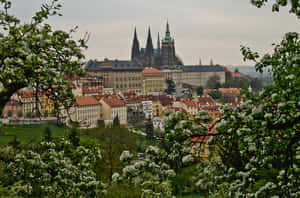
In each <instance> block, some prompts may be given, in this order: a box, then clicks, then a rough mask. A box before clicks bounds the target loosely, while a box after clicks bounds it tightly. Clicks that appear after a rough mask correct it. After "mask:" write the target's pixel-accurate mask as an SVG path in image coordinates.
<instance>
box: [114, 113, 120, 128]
mask: <svg viewBox="0 0 300 198" xmlns="http://www.w3.org/2000/svg"><path fill="white" fill-rule="evenodd" d="M113 125H114V126H120V119H119V116H118V115H116V117H115V118H114V120H113Z"/></svg>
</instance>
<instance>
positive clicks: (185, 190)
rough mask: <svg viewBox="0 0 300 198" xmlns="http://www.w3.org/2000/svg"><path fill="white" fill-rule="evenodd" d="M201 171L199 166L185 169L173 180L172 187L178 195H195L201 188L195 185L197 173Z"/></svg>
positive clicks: (195, 165)
mask: <svg viewBox="0 0 300 198" xmlns="http://www.w3.org/2000/svg"><path fill="white" fill-rule="evenodd" d="M198 171H199V164H194V165H192V166H188V167H185V168H183V169H182V170H181V171H180V172H179V173H178V174H177V175H176V176H175V177H174V178H173V179H172V187H173V192H174V194H176V195H182V194H189V193H195V192H197V191H198V190H199V187H198V186H196V183H195V172H198Z"/></svg>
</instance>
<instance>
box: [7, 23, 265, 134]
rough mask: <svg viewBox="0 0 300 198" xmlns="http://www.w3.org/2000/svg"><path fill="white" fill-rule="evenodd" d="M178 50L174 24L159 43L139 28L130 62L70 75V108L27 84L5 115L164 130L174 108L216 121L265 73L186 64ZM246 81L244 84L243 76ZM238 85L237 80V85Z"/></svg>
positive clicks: (93, 63)
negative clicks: (140, 34)
mask: <svg viewBox="0 0 300 198" xmlns="http://www.w3.org/2000/svg"><path fill="white" fill-rule="evenodd" d="M183 63H184V61H182V60H181V59H180V58H179V56H178V55H177V54H176V51H175V39H174V38H173V37H171V31H170V25H169V23H168V22H167V23H166V31H165V35H164V37H163V39H162V40H160V35H159V34H158V37H157V46H156V48H154V47H153V43H152V37H151V30H150V27H149V29H148V38H147V44H146V47H145V48H143V47H140V44H139V40H138V34H137V32H136V29H135V30H134V35H133V42H132V46H131V59H130V60H117V59H108V58H105V59H104V60H102V61H98V60H90V61H87V62H86V63H85V64H84V65H82V68H83V69H84V70H85V71H86V75H85V76H83V77H79V76H76V75H75V76H65V77H64V78H65V80H66V81H67V82H68V85H69V87H70V88H72V92H73V94H74V96H75V99H76V102H75V104H74V106H73V107H71V108H70V109H55V108H54V101H53V99H52V97H51V96H49V95H48V94H47V92H36V91H35V90H33V89H31V88H29V87H28V88H26V89H24V90H20V91H18V92H17V93H15V94H14V95H13V96H12V97H11V99H10V101H9V102H8V103H7V104H6V106H5V108H4V111H3V112H2V117H4V118H6V119H8V120H7V121H6V122H8V123H14V124H16V123H22V124H24V123H32V122H35V121H34V119H35V118H38V117H42V118H43V119H50V120H51V119H52V121H60V122H62V123H64V124H66V125H69V124H70V123H73V122H76V123H78V124H79V126H81V127H84V128H94V127H97V126H99V125H101V124H102V125H107V124H110V123H112V122H113V120H114V119H118V120H119V121H120V124H121V125H130V126H136V125H139V124H140V123H143V122H145V121H147V120H152V122H153V125H154V127H155V128H157V129H161V130H162V129H163V127H164V117H165V114H166V113H168V112H178V111H179V112H187V113H188V114H189V115H190V116H191V118H192V117H194V116H196V115H197V113H198V112H199V111H206V112H208V114H209V115H210V116H211V118H212V120H215V119H216V118H217V117H219V116H220V115H221V114H222V111H221V110H220V106H221V104H222V103H228V104H229V105H230V106H232V107H233V108H234V107H237V106H239V105H240V104H241V102H242V101H243V100H242V97H241V96H240V93H241V90H242V88H243V89H247V90H248V91H253V90H252V87H251V82H252V81H254V79H256V78H257V77H261V74H259V73H257V72H255V68H254V67H251V66H247V67H245V66H241V67H233V66H222V65H218V64H214V63H213V60H211V62H210V64H209V65H202V63H201V60H200V61H199V64H198V65H184V64H183ZM243 79H245V80H244V82H245V81H246V84H245V83H244V84H243V85H241V82H242V80H243ZM234 83H235V84H234Z"/></svg>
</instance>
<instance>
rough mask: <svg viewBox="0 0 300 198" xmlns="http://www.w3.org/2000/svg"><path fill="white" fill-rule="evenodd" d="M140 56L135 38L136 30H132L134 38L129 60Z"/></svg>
mask: <svg viewBox="0 0 300 198" xmlns="http://www.w3.org/2000/svg"><path fill="white" fill-rule="evenodd" d="M139 55H140V44H139V40H138V38H137V33H136V28H134V37H133V43H132V49H131V60H134V59H135V58H137V57H138V56H139Z"/></svg>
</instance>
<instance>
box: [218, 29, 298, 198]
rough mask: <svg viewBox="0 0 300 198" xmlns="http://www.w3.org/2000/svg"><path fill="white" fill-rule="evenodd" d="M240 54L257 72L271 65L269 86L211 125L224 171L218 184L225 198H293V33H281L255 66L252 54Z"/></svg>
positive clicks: (295, 191)
mask: <svg viewBox="0 0 300 198" xmlns="http://www.w3.org/2000/svg"><path fill="white" fill-rule="evenodd" d="M242 52H243V54H244V56H245V59H250V60H254V61H256V68H257V70H261V69H262V68H263V67H267V66H272V71H273V78H274V83H275V85H274V86H272V87H266V88H265V89H264V90H263V91H262V92H261V94H260V95H259V96H257V97H256V96H251V95H248V101H246V102H245V103H243V104H242V106H241V107H240V108H239V109H237V110H233V109H231V108H225V109H224V114H225V115H224V117H223V118H222V120H221V122H220V123H219V124H218V125H217V126H216V129H217V131H218V135H219V136H218V138H217V139H216V142H217V143H218V144H220V148H223V149H220V150H219V152H218V153H219V155H220V156H221V158H222V163H223V164H224V166H225V167H226V168H225V169H224V170H225V173H224V174H221V175H217V176H218V179H219V183H220V184H222V183H227V185H228V195H229V196H231V197H232V196H234V197H235V196H238V197H266V196H267V197H271V196H278V197H299V196H300V194H299V193H300V187H299V186H300V180H299V177H297V175H299V173H300V172H299V164H300V158H299V154H300V153H299V152H300V130H299V128H300V122H299V121H300V113H299V109H300V103H299V101H300V78H299V77H300V70H299V65H300V56H299V54H300V40H299V34H298V33H288V34H286V36H285V38H284V39H283V41H282V42H281V43H280V44H279V45H276V46H275V49H274V52H273V54H267V55H265V56H264V57H263V58H261V60H259V61H257V58H259V56H258V53H255V52H252V51H250V50H249V49H248V48H245V47H242ZM216 190H218V188H217V189H216Z"/></svg>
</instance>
